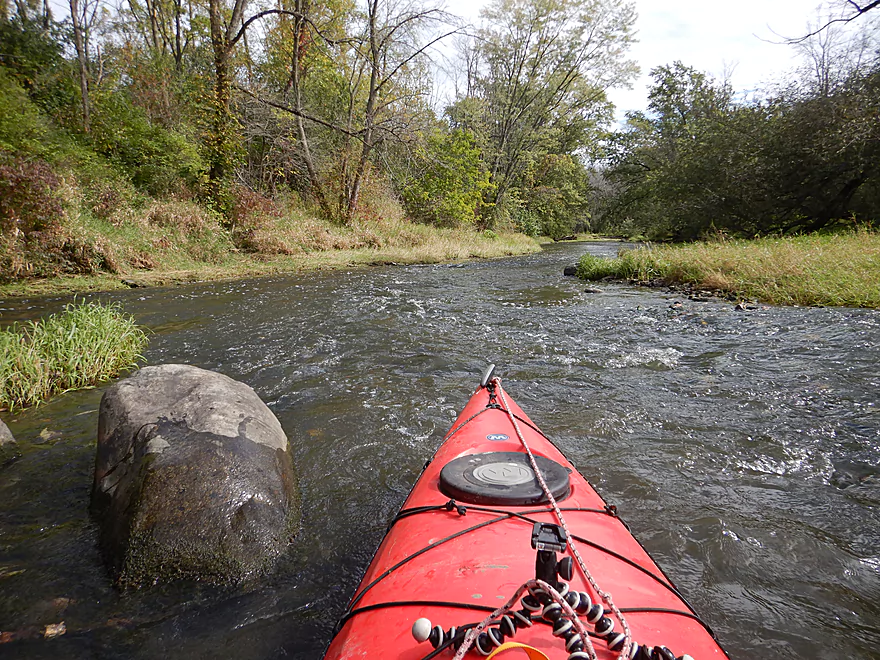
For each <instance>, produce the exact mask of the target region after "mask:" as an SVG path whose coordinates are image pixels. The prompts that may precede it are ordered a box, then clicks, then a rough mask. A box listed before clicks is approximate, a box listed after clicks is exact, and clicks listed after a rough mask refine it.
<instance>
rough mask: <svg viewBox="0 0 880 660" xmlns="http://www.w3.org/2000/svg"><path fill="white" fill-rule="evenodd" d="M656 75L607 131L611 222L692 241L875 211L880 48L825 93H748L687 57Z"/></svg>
mask: <svg viewBox="0 0 880 660" xmlns="http://www.w3.org/2000/svg"><path fill="white" fill-rule="evenodd" d="M652 75H653V77H654V80H655V85H654V87H653V89H652V90H651V92H650V111H651V112H650V113H649V114H648V115H642V114H634V115H631V116H630V117H629V121H628V125H627V127H626V129H625V130H624V131H621V132H618V133H617V134H615V135H614V136H612V138H611V140H610V141H609V149H610V158H609V160H610V162H611V166H610V167H609V168H607V169H605V170H604V171H603V173H602V177H603V179H605V180H606V181H607V182H608V183H609V185H608V186H607V189H608V190H610V191H611V192H610V194H607V195H606V197H605V201H606V205H605V206H606V208H604V209H603V216H604V217H605V218H606V219H607V218H608V217H613V218H615V220H614V221H613V222H612V223H611V228H612V230H613V228H614V227H617V228H622V227H623V226H624V225H628V227H629V228H630V229H631V230H635V231H638V232H640V233H645V234H647V235H648V236H649V237H651V238H655V239H664V238H672V239H676V240H694V239H697V238H699V237H701V236H704V235H708V234H713V233H715V232H718V231H723V232H727V233H729V234H733V235H740V236H756V235H761V234H768V233H792V232H803V231H816V230H818V229H821V228H823V227H827V226H832V225H834V224H836V223H839V222H840V219H841V218H849V217H850V216H852V215H853V214H855V216H856V217H857V218H861V219H872V218H876V217H877V213H878V212H880V166H878V163H880V124H878V122H877V121H876V117H877V115H878V112H880V59H877V58H875V60H874V61H873V62H870V63H868V64H867V65H863V66H862V68H861V69H856V70H853V71H851V72H850V73H849V74H848V75H847V76H846V77H845V78H844V79H843V80H842V81H841V82H840V83H838V84H837V85H836V86H835V87H833V88H831V89H828V88H826V89H825V91H824V92H823V93H818V92H817V91H816V90H815V89H814V88H812V87H810V86H809V85H807V84H803V83H802V84H801V85H795V86H793V87H791V88H790V89H787V90H784V91H782V92H778V93H777V94H776V95H775V96H772V97H770V98H768V99H766V100H764V101H760V102H753V103H749V104H735V103H733V102H732V100H731V94H730V89H729V87H728V86H726V85H723V84H718V83H715V82H714V81H712V80H711V79H709V78H708V77H706V76H705V75H704V74H701V73H699V72H697V71H695V70H694V69H692V68H689V67H685V66H684V65H682V64H681V63H678V62H677V63H675V64H674V65H673V66H671V67H660V68H658V69H655V70H654V71H653V72H652ZM603 222H605V221H604V220H603ZM606 224H607V223H606Z"/></svg>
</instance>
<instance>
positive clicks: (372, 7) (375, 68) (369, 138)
mask: <svg viewBox="0 0 880 660" xmlns="http://www.w3.org/2000/svg"><path fill="white" fill-rule="evenodd" d="M378 11H379V0H371V2H370V4H369V12H370V15H369V23H370V91H369V94H368V96H367V107H366V110H365V111H364V135H363V142H362V143H361V156H360V159H359V160H358V164H357V169H356V170H355V174H354V180H353V181H352V183H351V190H350V192H349V196H348V204H347V207H346V210H345V220H346V222H351V219H352V217H354V212H355V210H356V209H357V205H358V198H359V197H360V192H361V183H362V182H363V179H364V173H365V172H366V169H367V161H368V160H369V157H370V151H371V150H372V148H373V128H374V124H375V120H376V97H377V96H378V95H379V42H378V40H377V36H378V35H377V34H376V15H377V14H378Z"/></svg>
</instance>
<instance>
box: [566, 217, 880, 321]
mask: <svg viewBox="0 0 880 660" xmlns="http://www.w3.org/2000/svg"><path fill="white" fill-rule="evenodd" d="M577 274H578V276H579V277H581V278H582V279H585V280H600V279H603V278H605V277H612V278H615V279H623V280H627V281H631V282H634V283H642V284H644V283H657V282H658V281H659V282H661V283H663V284H666V285H681V284H683V285H690V286H693V287H695V288H698V289H703V290H706V291H713V292H717V293H721V294H728V295H733V296H736V297H738V298H742V299H753V298H754V299H758V300H760V301H762V302H766V303H770V304H775V305H824V306H836V307H867V308H873V309H878V308H880V233H878V232H876V231H870V230H866V229H860V230H856V231H852V232H849V233H842V234H831V235H819V234H814V235H808V236H797V237H792V238H764V239H756V240H748V241H747V240H723V241H713V242H703V243H689V244H686V245H660V246H657V245H649V246H646V247H643V248H639V249H636V250H630V251H627V252H624V253H621V254H620V256H619V257H618V258H616V259H600V258H596V257H591V256H585V257H584V258H583V259H581V261H580V263H579V265H578V272H577Z"/></svg>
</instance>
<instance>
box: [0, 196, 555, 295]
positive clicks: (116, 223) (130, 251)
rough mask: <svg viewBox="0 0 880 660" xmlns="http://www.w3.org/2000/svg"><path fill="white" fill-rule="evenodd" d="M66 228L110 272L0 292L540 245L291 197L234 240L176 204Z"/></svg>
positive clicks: (73, 222)
mask: <svg viewBox="0 0 880 660" xmlns="http://www.w3.org/2000/svg"><path fill="white" fill-rule="evenodd" d="M387 204H388V205H390V207H391V210H392V211H394V207H393V205H392V204H391V202H387ZM67 228H68V230H69V231H70V232H71V233H72V234H74V235H76V236H78V237H79V240H80V241H81V242H82V243H83V244H85V245H89V246H92V247H93V248H94V249H95V251H96V253H98V254H100V256H101V257H102V258H104V259H105V262H106V263H109V264H112V268H113V270H114V271H115V272H114V273H105V274H98V273H95V272H92V273H91V274H88V275H84V276H77V277H73V276H70V275H64V274H61V275H59V276H57V277H54V278H44V279H38V280H28V281H19V282H13V283H10V284H7V285H5V286H2V287H0V295H7V296H17V295H32V294H39V293H56V292H65V291H66V292H70V291H94V290H107V289H113V288H121V287H123V286H126V285H125V284H123V283H122V280H127V281H129V282H131V281H134V282H136V283H138V284H143V285H145V286H150V285H165V284H170V283H173V282H181V281H196V280H218V279H236V278H241V277H256V276H260V275H274V274H279V273H286V272H295V271H302V270H310V269H336V268H345V267H349V266H352V265H367V264H382V263H400V264H411V263H439V262H446V261H458V260H463V259H470V258H493V257H502V256H509V255H514V254H525V253H529V252H535V251H537V250H539V249H540V247H539V245H538V243H537V242H536V241H534V240H533V239H531V238H529V237H527V236H523V235H521V234H499V235H498V236H495V237H493V236H492V235H491V234H489V235H487V234H484V233H482V232H477V231H475V230H466V229H439V228H435V227H429V226H425V225H417V224H413V223H411V222H409V221H407V220H405V219H403V217H402V214H401V213H399V212H396V211H395V212H388V213H387V215H383V216H379V217H376V218H375V219H373V220H368V219H365V218H359V219H356V220H354V221H353V222H352V223H351V224H350V225H347V226H344V225H340V224H334V223H331V222H326V221H323V220H320V219H318V218H317V217H315V215H313V214H312V213H310V212H308V210H307V209H306V208H305V207H304V206H303V205H302V204H297V203H294V204H291V205H289V208H288V209H287V210H286V212H285V213H284V214H280V215H276V214H271V215H269V216H264V217H261V218H259V219H258V220H257V221H253V222H251V223H250V227H249V228H246V229H243V230H242V233H240V234H239V235H238V236H237V240H236V242H235V243H236V244H233V238H232V236H231V235H230V233H229V232H228V231H226V230H225V229H223V228H222V227H221V226H220V224H219V221H218V219H217V218H216V217H215V216H213V215H211V214H210V213H209V212H207V211H205V210H204V209H202V208H201V207H199V206H198V205H196V204H194V203H192V202H185V201H174V200H172V201H163V202H152V203H150V204H149V205H148V206H147V207H146V208H144V209H141V211H140V212H134V211H133V210H132V209H131V208H126V209H121V210H118V211H117V212H115V213H113V214H111V216H110V217H108V218H106V219H101V218H97V217H95V216H94V215H91V214H85V213H81V214H79V215H77V216H75V217H73V218H71V219H69V221H68V226H67ZM245 232H246V233H245ZM236 245H237V246H238V247H236Z"/></svg>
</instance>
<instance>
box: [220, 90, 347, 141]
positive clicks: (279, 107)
mask: <svg viewBox="0 0 880 660" xmlns="http://www.w3.org/2000/svg"><path fill="white" fill-rule="evenodd" d="M233 87H234V88H235V89H236V90H238V91H239V92H241V93H242V94H245V95H247V96H250V97H251V98H252V99H254V100H255V101H257V102H259V103H263V104H265V105H268V106H270V107H272V108H276V109H277V110H283V111H284V112H288V113H290V114H292V115H294V116H296V117H302V118H303V119H306V120H308V121H310V122H314V123H315V124H319V125H321V126H324V127H325V128H329V129H331V130H334V131H338V132H339V133H342V134H344V135H347V136H348V137H353V138H355V139H357V140H361V141H363V138H362V137H361V136H360V134H359V133H355V132H352V131H349V130H348V129H345V128H343V127H342V126H337V125H336V124H333V123H331V122H329V121H324V120H323V119H319V118H318V117H313V116H311V115H308V114H306V113H305V112H302V111H301V110H297V109H295V108H291V107H290V106H287V105H283V104H281V103H276V102H275V101H270V100H269V99H264V98H263V97H261V96H258V95H257V94H254V93H253V92H252V91H250V90H248V89H245V88H244V87H241V86H239V85H233Z"/></svg>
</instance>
